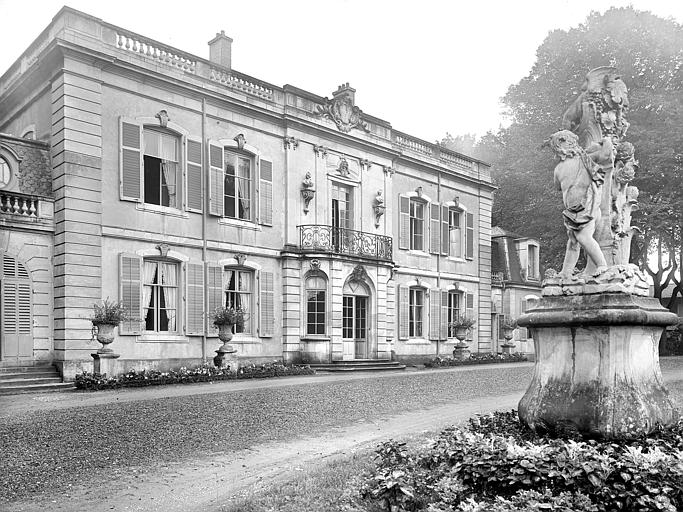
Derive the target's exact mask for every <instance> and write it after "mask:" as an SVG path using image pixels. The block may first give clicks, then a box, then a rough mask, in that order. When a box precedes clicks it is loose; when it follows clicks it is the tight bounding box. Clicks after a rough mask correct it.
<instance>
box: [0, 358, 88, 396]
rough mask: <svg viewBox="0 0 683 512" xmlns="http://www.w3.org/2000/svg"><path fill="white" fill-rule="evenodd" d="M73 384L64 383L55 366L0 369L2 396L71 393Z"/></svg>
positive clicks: (0, 390) (0, 392)
mask: <svg viewBox="0 0 683 512" xmlns="http://www.w3.org/2000/svg"><path fill="white" fill-rule="evenodd" d="M73 389H75V387H74V384H73V382H62V377H61V376H60V375H59V373H58V372H57V368H55V367H54V366H47V365H42V366H9V367H1V368H0V395H16V394H19V393H49V392H53V391H71V390H73Z"/></svg>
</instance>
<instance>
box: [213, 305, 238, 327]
mask: <svg viewBox="0 0 683 512" xmlns="http://www.w3.org/2000/svg"><path fill="white" fill-rule="evenodd" d="M245 318H246V313H245V312H244V310H243V309H241V308H226V307H224V306H218V307H217V308H216V309H214V310H213V313H212V315H211V319H212V320H213V325H215V326H216V327H220V326H221V325H237V327H239V328H241V327H243V326H244V319H245Z"/></svg>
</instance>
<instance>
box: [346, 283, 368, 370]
mask: <svg viewBox="0 0 683 512" xmlns="http://www.w3.org/2000/svg"><path fill="white" fill-rule="evenodd" d="M342 332H343V334H342V338H343V342H344V346H345V347H348V349H349V350H348V353H346V352H347V351H346V350H345V354H344V355H345V359H367V358H368V298H367V297H366V296H362V295H344V302H343V331H342ZM351 349H352V350H351Z"/></svg>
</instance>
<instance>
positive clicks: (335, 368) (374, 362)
mask: <svg viewBox="0 0 683 512" xmlns="http://www.w3.org/2000/svg"><path fill="white" fill-rule="evenodd" d="M310 367H311V368H313V369H314V370H316V371H325V372H363V371H366V372H367V371H380V370H405V368H406V366H405V365H404V364H401V363H399V362H398V361H391V360H389V359H352V360H350V361H334V362H333V363H331V364H312V365H310Z"/></svg>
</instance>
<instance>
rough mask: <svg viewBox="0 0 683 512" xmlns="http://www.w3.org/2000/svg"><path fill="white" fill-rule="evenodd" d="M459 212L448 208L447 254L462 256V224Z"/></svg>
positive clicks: (456, 256)
mask: <svg viewBox="0 0 683 512" xmlns="http://www.w3.org/2000/svg"><path fill="white" fill-rule="evenodd" d="M461 218H462V215H461V212H460V211H459V210H454V209H453V208H449V210H448V255H449V256H453V257H455V258H462V224H461Z"/></svg>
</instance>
